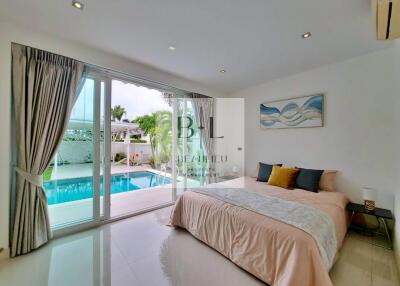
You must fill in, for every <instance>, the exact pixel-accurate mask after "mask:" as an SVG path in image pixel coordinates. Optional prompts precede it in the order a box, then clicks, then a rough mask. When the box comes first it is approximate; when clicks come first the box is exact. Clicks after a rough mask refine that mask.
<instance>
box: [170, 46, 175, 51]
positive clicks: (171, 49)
mask: <svg viewBox="0 0 400 286" xmlns="http://www.w3.org/2000/svg"><path fill="white" fill-rule="evenodd" d="M168 49H169V50H170V51H175V50H176V48H175V47H174V46H169V47H168Z"/></svg>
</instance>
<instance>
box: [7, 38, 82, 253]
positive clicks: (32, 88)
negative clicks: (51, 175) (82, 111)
mask: <svg viewBox="0 0 400 286" xmlns="http://www.w3.org/2000/svg"><path fill="white" fill-rule="evenodd" d="M11 49H12V97H13V107H14V116H15V135H16V146H17V147H16V148H17V150H16V168H18V170H19V171H18V172H17V175H16V183H15V189H14V190H13V191H14V192H15V196H11V197H14V198H15V199H14V200H13V201H11V208H12V209H13V210H14V216H13V218H12V221H11V224H12V234H11V256H12V257H14V256H17V255H21V254H25V253H28V252H30V251H32V250H34V249H36V248H38V247H40V246H42V245H43V244H45V243H46V242H48V241H49V240H50V238H51V229H50V222H49V215H48V208H47V198H46V194H45V192H44V189H43V187H42V186H41V185H40V184H37V183H34V182H36V181H40V180H39V179H38V180H32V178H41V176H42V174H43V173H44V171H45V170H46V168H47V167H48V165H49V164H50V162H51V159H52V158H53V156H54V154H55V153H56V150H57V147H58V145H59V144H60V143H61V141H62V138H63V134H64V131H65V129H66V127H67V124H68V120H69V116H70V113H71V109H72V107H73V103H74V101H75V99H76V97H77V96H78V94H79V93H78V92H79V91H80V89H81V87H82V82H83V80H84V77H83V74H84V65H83V64H82V63H81V62H78V61H76V60H73V59H70V58H66V57H63V56H60V55H56V54H52V53H49V52H45V51H42V50H38V49H34V48H31V47H26V46H22V45H18V44H12V47H11ZM21 170H22V171H21Z"/></svg>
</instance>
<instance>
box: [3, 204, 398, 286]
mask: <svg viewBox="0 0 400 286" xmlns="http://www.w3.org/2000/svg"><path fill="white" fill-rule="evenodd" d="M170 210H171V208H165V209H162V210H159V211H155V212H151V213H148V214H144V215H140V216H137V217H133V218H130V219H126V220H122V221H119V222H116V223H112V224H108V225H105V226H102V227H99V228H96V229H92V230H88V231H85V232H82V233H78V234H74V235H70V236H67V237H63V238H60V239H56V240H53V241H52V242H51V243H49V244H48V245H46V246H44V247H42V248H41V249H39V250H37V251H35V252H33V253H31V254H29V255H25V256H22V257H17V258H14V259H7V260H3V261H1V262H0V285H1V286H3V285H4V286H6V285H7V286H14V285H15V286H20V285H21V286H22V285H30V286H36V285H37V286H45V285H51V286H64V285H68V286H72V285H73V286H80V285H82V286H91V285H93V286H98V285H99V286H116V285H117V286H125V285H129V286H135V285H138V286H164V285H179V286H197V285H198V286H200V285H201V286H203V285H208V286H213V285H215V286H217V285H218V286H221V285H230V286H239V285H246V286H253V285H265V284H263V283H262V282H261V281H260V280H258V279H256V278H254V277H253V276H251V275H250V274H248V273H246V272H245V271H243V270H241V269H240V268H238V267H237V266H235V265H234V264H233V263H231V262H230V261H229V260H227V259H226V258H224V257H223V256H221V255H220V254H219V253H217V252H216V251H214V250H212V249H211V248H209V247H208V246H206V245H204V244H203V243H201V242H199V241H198V240H196V239H195V238H193V237H192V236H191V235H189V234H188V233H187V232H185V231H183V230H175V229H172V228H170V227H167V226H165V225H166V224H167V222H168V219H169V214H170ZM369 240H370V238H367V237H363V236H361V235H358V234H356V233H349V234H348V236H347V238H346V241H345V244H344V246H343V248H342V250H341V252H340V256H339V259H338V261H337V262H336V264H335V266H334V267H333V269H332V271H331V278H332V281H333V284H334V285H343V286H345V285H374V286H376V285H382V286H385V285H400V283H399V278H398V273H397V269H396V264H395V262H394V257H393V252H391V251H387V250H384V249H382V248H379V247H376V246H373V245H371V244H369V243H368V242H369Z"/></svg>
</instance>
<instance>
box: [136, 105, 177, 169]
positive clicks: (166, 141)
mask: <svg viewBox="0 0 400 286" xmlns="http://www.w3.org/2000/svg"><path fill="white" fill-rule="evenodd" d="M132 122H133V123H137V124H138V125H139V128H140V129H141V130H142V131H143V135H145V136H147V135H149V137H150V145H151V151H152V154H153V158H154V159H155V161H159V162H167V161H169V160H170V158H171V147H172V113H171V112H170V111H156V112H154V113H152V114H146V115H143V116H139V117H137V118H135V119H134V120H132Z"/></svg>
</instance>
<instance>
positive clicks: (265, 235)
mask: <svg viewBox="0 0 400 286" xmlns="http://www.w3.org/2000/svg"><path fill="white" fill-rule="evenodd" d="M207 188H240V189H245V190H246V191H249V192H256V193H259V194H265V195H268V196H272V197H277V198H280V199H284V200H288V201H295V202H298V203H301V204H304V205H307V206H311V207H314V208H317V209H319V210H321V211H323V212H324V213H326V214H327V215H329V216H330V217H331V219H332V221H333V222H334V227H335V233H336V240H337V251H338V250H339V249H340V248H341V246H342V244H343V240H344V237H345V235H346V230H347V219H348V216H347V213H346V205H347V203H348V199H347V198H346V197H345V196H344V194H342V193H340V192H323V191H322V192H319V193H313V192H308V191H304V190H301V189H291V190H287V189H283V188H279V187H275V186H270V185H268V184H266V183H264V182H258V181H256V180H255V179H254V178H250V177H242V178H238V179H234V180H230V181H225V182H222V183H217V184H212V185H208V186H207ZM232 191H234V190H232ZM170 225H172V226H175V227H180V228H184V229H186V230H187V231H188V232H190V233H191V234H192V235H193V236H194V237H196V238H197V239H199V240H201V241H202V242H204V243H206V244H207V245H209V246H210V247H212V248H213V249H215V250H217V251H218V252H220V253H221V254H222V255H224V256H225V257H227V258H229V259H230V260H231V261H232V262H233V263H235V264H236V265H238V266H239V267H241V268H243V269H244V270H246V271H248V272H249V273H251V274H253V275H254V276H256V277H258V278H259V279H261V280H262V281H264V282H266V283H267V284H269V285H278V286H290V285H318V286H324V285H327V286H330V285H332V282H331V280H330V278H329V273H328V270H327V269H326V267H325V266H324V263H323V261H322V258H321V255H320V252H319V249H318V246H317V244H316V241H315V240H314V239H313V237H312V236H311V235H310V234H308V233H307V232H305V231H303V230H301V229H299V228H297V227H295V226H293V225H290V224H287V223H285V222H282V221H279V220H276V219H273V218H271V217H268V216H265V215H261V214H259V213H257V212H254V211H251V210H249V209H246V208H243V207H240V206H238V205H234V204H231V203H227V202H224V201H222V200H219V199H216V198H214V197H211V196H208V195H205V194H202V193H199V192H192V191H190V190H188V191H186V192H184V193H183V194H182V195H181V196H180V197H179V198H178V200H177V201H176V204H175V206H174V208H173V210H172V213H171V221H170Z"/></svg>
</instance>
